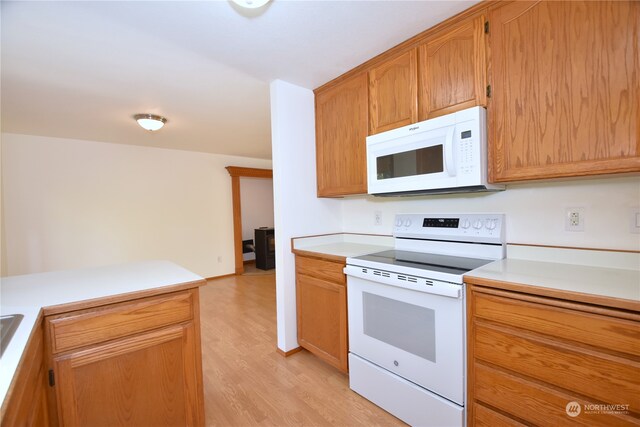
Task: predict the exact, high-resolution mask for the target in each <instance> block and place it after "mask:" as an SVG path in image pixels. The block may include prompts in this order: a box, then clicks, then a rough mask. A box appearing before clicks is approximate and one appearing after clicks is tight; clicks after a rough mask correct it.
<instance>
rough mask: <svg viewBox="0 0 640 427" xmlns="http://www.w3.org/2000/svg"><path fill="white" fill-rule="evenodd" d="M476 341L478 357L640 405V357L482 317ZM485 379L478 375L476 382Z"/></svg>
mask: <svg viewBox="0 0 640 427" xmlns="http://www.w3.org/2000/svg"><path fill="white" fill-rule="evenodd" d="M471 345H473V351H474V357H475V358H476V360H483V361H486V362H489V363H491V364H493V365H496V366H500V367H503V368H505V369H508V370H510V371H512V372H515V373H518V374H522V375H524V376H527V377H529V378H535V379H536V380H540V381H544V382H546V383H549V384H552V385H555V386H557V387H561V388H563V389H565V390H571V391H573V392H575V393H579V394H582V395H583V396H586V397H590V398H593V399H596V400H597V401H600V402H605V403H610V404H614V403H618V404H629V405H631V410H632V411H636V412H638V411H639V409H640V375H638V372H640V364H639V363H638V362H636V361H633V360H629V359H624V358H621V357H616V356H611V355H607V354H604V353H598V352H596V351H592V350H585V349H583V348H580V347H577V346H573V345H569V344H565V343H562V342H560V341H553V340H549V339H543V338H537V337H536V336H533V335H531V334H525V333H523V334H520V333H519V332H517V331H515V330H511V329H507V328H502V327H498V326H493V325H489V324H484V323H483V322H479V321H476V324H475V336H474V339H473V341H472V343H471ZM483 381H484V380H483ZM483 381H480V380H479V379H478V378H476V383H478V382H480V383H483ZM489 384H493V383H489Z"/></svg>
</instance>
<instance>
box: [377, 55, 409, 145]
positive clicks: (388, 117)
mask: <svg viewBox="0 0 640 427" xmlns="http://www.w3.org/2000/svg"><path fill="white" fill-rule="evenodd" d="M417 64H418V63H417V55H416V49H411V50H409V51H407V52H404V53H402V54H400V55H397V56H395V57H393V58H391V59H389V60H388V61H385V62H382V63H381V64H379V65H378V66H376V67H374V68H372V69H371V70H369V135H373V134H376V133H380V132H384V131H386V130H390V129H395V128H398V127H402V126H406V125H408V124H411V123H414V122H417V121H418V71H417V69H418V65H417Z"/></svg>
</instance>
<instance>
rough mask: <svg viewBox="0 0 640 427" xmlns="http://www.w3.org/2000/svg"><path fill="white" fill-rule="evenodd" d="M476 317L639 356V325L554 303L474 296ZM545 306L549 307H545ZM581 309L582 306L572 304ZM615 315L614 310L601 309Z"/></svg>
mask: <svg viewBox="0 0 640 427" xmlns="http://www.w3.org/2000/svg"><path fill="white" fill-rule="evenodd" d="M474 297H475V298H474V301H475V302H474V310H475V315H476V317H479V318H483V319H487V320H490V321H492V322H498V323H502V324H505V325H511V326H515V327H518V328H522V329H526V330H529V331H534V332H538V333H541V334H545V335H550V336H554V337H558V338H562V339H566V340H570V341H575V342H579V343H583V344H588V345H592V346H596V347H600V348H604V349H608V350H612V351H617V352H621V353H626V354H630V355H634V356H640V345H638V342H640V323H638V322H637V321H632V320H626V319H620V318H615V317H611V316H605V315H601V314H596V313H587V312H584V311H578V310H575V309H574V310H570V309H568V308H563V307H554V306H552V305H549V304H550V303H551V304H552V303H553V300H549V299H545V298H538V297H530V298H529V301H520V300H515V299H512V298H506V297H502V296H498V295H489V294H484V293H481V292H475V295H474ZM545 303H546V304H547V305H545ZM571 305H572V306H575V307H576V308H580V304H577V303H572V304H571ZM600 311H601V312H603V313H606V314H611V315H615V313H616V312H615V310H607V309H600Z"/></svg>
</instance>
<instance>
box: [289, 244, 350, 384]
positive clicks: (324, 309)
mask: <svg viewBox="0 0 640 427" xmlns="http://www.w3.org/2000/svg"><path fill="white" fill-rule="evenodd" d="M326 263H327V262H326V261H321V260H316V259H312V258H305V257H301V256H296V265H298V264H303V265H304V267H303V268H302V269H300V268H298V269H297V272H296V302H297V319H298V320H297V326H298V343H299V344H300V346H302V347H303V348H305V349H307V350H309V351H310V352H312V353H314V354H315V355H316V356H318V357H320V358H321V359H323V360H325V361H326V362H327V363H329V364H331V365H333V366H335V367H336V368H338V369H339V370H341V371H343V372H347V370H348V331H347V330H348V325H347V287H346V284H345V281H344V277H343V278H342V279H341V281H330V280H327V279H326V278H325V279H322V278H318V277H312V276H308V275H307V274H305V273H304V272H305V271H313V265H314V264H316V265H318V271H320V270H323V269H325V268H326V267H325V264H326ZM330 264H336V263H330ZM342 267H344V265H342ZM343 276H344V274H343Z"/></svg>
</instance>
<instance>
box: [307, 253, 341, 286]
mask: <svg viewBox="0 0 640 427" xmlns="http://www.w3.org/2000/svg"><path fill="white" fill-rule="evenodd" d="M344 266H345V264H344V263H343V262H342V263H341V262H331V261H325V260H322V259H317V258H307V257H302V256H299V257H296V272H297V273H299V274H305V275H307V276H312V277H316V278H318V279H323V280H328V281H330V282H333V283H337V284H341V285H344V284H345V283H347V278H346V276H345V274H344V272H343V270H344Z"/></svg>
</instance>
